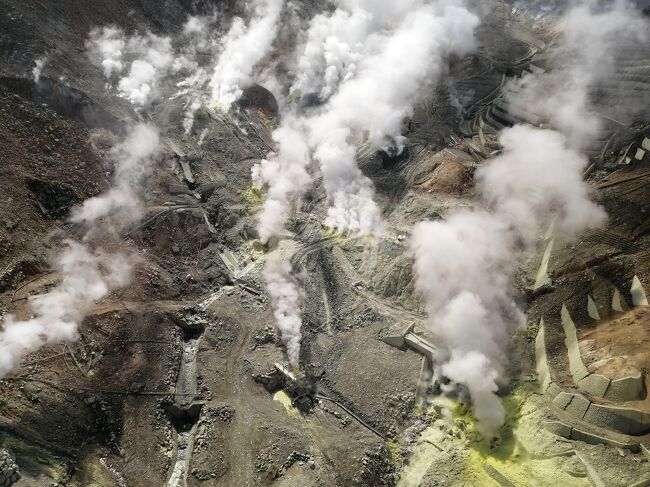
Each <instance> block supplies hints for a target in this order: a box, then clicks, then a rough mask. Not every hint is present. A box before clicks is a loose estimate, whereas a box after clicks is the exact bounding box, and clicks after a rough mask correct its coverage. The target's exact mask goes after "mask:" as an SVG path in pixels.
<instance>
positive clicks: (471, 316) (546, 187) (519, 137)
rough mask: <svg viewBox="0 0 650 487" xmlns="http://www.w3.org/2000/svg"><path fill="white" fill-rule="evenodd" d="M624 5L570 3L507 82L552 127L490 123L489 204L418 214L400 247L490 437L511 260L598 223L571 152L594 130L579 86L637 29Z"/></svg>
mask: <svg viewBox="0 0 650 487" xmlns="http://www.w3.org/2000/svg"><path fill="white" fill-rule="evenodd" d="M639 22H641V23H644V24H645V25H647V21H639V19H638V15H637V12H636V11H635V10H634V8H633V7H631V6H630V5H629V4H627V3H625V2H615V3H613V4H611V5H609V6H605V7H604V8H601V7H598V6H597V5H596V3H595V2H585V3H580V4H579V5H578V6H577V7H575V8H573V9H571V10H570V11H569V12H568V13H567V14H566V16H565V17H564V19H563V22H562V25H561V27H562V28H563V31H562V35H561V37H560V38H559V40H558V42H557V44H556V45H555V46H554V47H553V49H552V50H551V52H550V68H551V70H550V71H547V72H545V73H540V72H536V73H531V74H527V75H525V76H523V78H522V79H521V80H520V81H518V82H517V83H515V84H514V86H512V85H511V86H510V92H509V93H507V96H508V99H509V100H510V101H511V104H512V106H513V110H516V109H517V108H518V107H525V108H528V109H529V113H530V112H532V113H536V114H539V115H541V116H542V117H543V118H545V119H546V120H547V121H549V122H550V124H551V126H552V127H554V128H556V129H557V130H558V131H554V130H543V129H538V128H534V127H531V126H523V125H517V126H514V127H512V128H509V129H505V130H503V131H502V132H501V134H500V137H499V142H500V144H501V145H502V146H503V152H502V154H501V155H499V156H497V157H495V158H493V159H492V160H488V161H486V162H485V163H484V165H483V166H481V168H480V169H479V170H477V171H476V174H475V179H476V183H477V189H478V190H479V193H480V195H481V197H482V199H483V201H484V203H486V205H487V207H488V208H490V211H483V210H462V211H457V212H454V213H452V214H450V215H449V217H448V218H447V219H446V220H444V221H437V222H422V223H419V224H418V225H417V226H416V227H415V230H414V233H413V239H412V242H411V248H412V252H413V255H414V259H415V262H414V271H415V275H416V285H417V288H418V289H419V290H420V292H422V294H423V296H424V298H425V300H426V307H427V312H428V315H429V323H430V326H431V329H432V331H433V332H434V333H435V335H436V336H437V337H438V338H439V340H440V342H439V345H440V348H441V350H440V352H441V356H440V358H441V360H442V366H441V372H442V374H444V375H446V376H447V377H449V378H450V379H451V380H452V381H453V382H455V383H457V384H463V385H464V386H465V387H466V388H467V390H468V391H469V393H470V395H471V398H472V402H473V407H474V414H475V416H476V417H477V419H478V420H479V430H480V431H481V432H482V433H483V434H484V435H485V436H487V437H491V436H493V435H495V434H496V432H497V430H498V428H499V427H500V426H501V424H502V423H503V421H504V414H505V413H504V410H503V407H502V405H501V402H500V400H499V398H498V396H497V395H496V392H497V389H498V385H499V384H500V383H501V382H505V381H506V380H507V377H506V374H505V367H506V365H507V347H508V344H509V341H510V337H511V335H512V333H513V331H514V329H515V328H516V327H517V326H518V325H520V324H522V323H523V322H524V319H523V316H522V315H521V313H520V312H519V311H518V310H517V307H516V305H515V302H514V299H513V290H512V284H511V281H512V273H513V271H514V266H515V265H516V262H517V258H518V257H519V256H521V255H522V253H523V252H525V251H527V250H530V249H531V248H532V246H533V245H534V244H535V242H536V239H538V238H539V235H540V233H541V232H542V231H543V230H544V229H545V228H547V226H548V225H549V224H550V221H551V219H553V218H555V220H554V221H555V224H554V231H555V233H556V235H557V236H559V237H562V238H565V239H571V238H575V237H576V236H577V235H579V234H580V233H581V232H583V231H585V230H588V229H591V228H594V227H597V226H599V225H601V224H603V223H604V221H605V220H606V215H605V213H604V211H603V210H602V209H601V208H600V207H598V206H597V205H595V204H594V203H593V202H592V201H591V200H590V199H589V195H588V188H587V186H586V184H585V183H584V181H583V176H582V175H583V172H584V169H585V168H586V167H587V165H588V163H589V161H588V159H587V157H586V156H584V155H583V154H581V153H580V152H579V150H580V149H584V148H586V147H587V146H588V145H589V144H590V143H591V142H593V141H594V139H595V138H596V137H597V136H598V135H599V134H598V132H599V130H600V121H599V120H598V118H597V115H596V114H595V111H594V109H593V103H592V100H591V99H590V95H591V93H592V92H593V88H594V85H596V84H597V83H598V82H599V81H601V80H603V79H605V78H606V77H607V76H608V75H609V74H611V72H612V67H613V56H614V53H615V52H616V51H617V50H618V49H619V48H620V43H621V42H625V41H626V40H628V41H629V40H630V39H631V37H630V36H636V37H638V36H641V37H644V36H647V35H648V30H647V28H640V29H639V27H640V24H639Z"/></svg>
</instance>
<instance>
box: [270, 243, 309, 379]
mask: <svg viewBox="0 0 650 487" xmlns="http://www.w3.org/2000/svg"><path fill="white" fill-rule="evenodd" d="M264 278H265V279H266V283H267V290H268V293H269V296H270V297H271V305H272V306H273V316H274V317H275V320H276V322H277V324H278V328H279V329H280V333H281V336H282V343H284V345H285V347H286V348H287V356H288V358H289V363H290V364H291V365H292V366H294V367H296V368H297V367H298V364H299V359H300V340H301V338H302V334H301V331H300V329H301V327H302V320H301V318H300V304H301V302H302V300H303V299H304V292H303V290H302V287H301V286H300V285H299V284H298V282H297V280H296V278H295V277H294V276H293V274H292V272H291V264H290V263H289V262H287V261H284V260H282V259H281V257H279V256H277V255H269V256H268V258H267V260H266V263H265V266H264Z"/></svg>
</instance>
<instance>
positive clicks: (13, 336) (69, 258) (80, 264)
mask: <svg viewBox="0 0 650 487" xmlns="http://www.w3.org/2000/svg"><path fill="white" fill-rule="evenodd" d="M125 257H126V256H123V255H108V254H106V253H104V252H102V251H97V252H92V251H90V250H89V249H88V248H87V247H86V246H84V245H82V244H80V243H77V242H74V241H72V240H68V241H67V242H66V248H65V249H64V251H63V253H62V254H61V255H60V256H59V258H58V260H57V263H56V268H57V270H58V271H60V272H61V273H62V274H63V279H62V281H61V282H60V283H59V284H58V285H57V286H56V287H55V288H54V289H53V290H52V291H50V292H48V293H47V294H41V295H39V296H35V297H33V298H31V299H30V302H29V303H30V307H31V309H32V312H33V313H34V316H33V317H32V318H31V319H29V320H25V321H20V320H16V318H15V317H14V316H13V315H8V316H6V317H5V320H4V323H3V330H2V332H1V333H0V377H4V376H5V375H7V373H9V372H10V371H11V370H12V369H13V368H15V367H16V366H17V365H18V364H19V363H20V361H21V360H22V359H23V358H24V357H25V355H27V354H28V353H30V352H33V351H35V350H38V349H39V348H40V347H42V346H43V345H47V344H50V343H57V342H61V341H72V340H75V339H76V338H77V328H78V326H79V323H80V322H81V320H82V318H83V316H84V313H85V311H87V309H88V308H89V307H90V306H91V305H92V304H93V303H94V302H95V301H96V300H98V299H101V298H103V297H104V296H106V295H107V294H108V293H109V292H110V291H112V290H113V289H116V288H118V287H121V286H124V285H126V284H127V283H128V282H129V279H130V275H131V266H130V264H129V261H128V259H126V258H125Z"/></svg>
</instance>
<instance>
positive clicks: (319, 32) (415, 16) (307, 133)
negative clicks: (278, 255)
mask: <svg viewBox="0 0 650 487" xmlns="http://www.w3.org/2000/svg"><path fill="white" fill-rule="evenodd" d="M341 3H342V5H341V7H340V8H339V9H337V10H336V11H335V12H334V13H333V14H331V15H330V16H327V15H325V14H323V15H320V16H317V17H316V18H315V19H314V20H313V21H312V23H311V24H310V31H309V33H308V35H307V41H306V43H305V45H304V47H303V49H304V50H303V54H302V55H301V56H300V57H299V61H298V64H299V66H300V67H301V69H302V70H303V72H302V74H301V75H300V76H299V77H298V79H297V80H296V85H295V86H294V88H293V89H292V91H294V92H296V91H303V90H305V91H310V90H316V91H319V95H320V96H321V98H323V99H324V98H328V100H327V102H326V103H325V105H324V106H322V107H320V108H317V109H315V110H312V111H307V112H306V113H303V114H297V113H296V114H295V116H291V117H286V118H285V120H286V121H287V123H289V124H291V127H292V130H278V131H277V132H276V134H275V136H274V137H275V140H276V141H278V144H279V151H278V153H277V154H274V155H273V156H272V157H270V158H268V159H267V160H264V161H262V163H261V167H262V168H263V169H259V168H255V169H254V170H253V172H254V177H255V179H256V182H257V184H258V185H261V184H266V185H267V186H268V188H269V194H273V197H271V198H269V199H268V200H267V201H265V204H264V207H263V209H262V212H261V215H260V227H259V228H260V233H261V236H262V239H263V240H266V239H267V238H268V237H269V236H272V235H277V234H279V233H280V232H281V231H282V230H283V228H284V225H285V223H286V219H287V215H288V208H289V206H290V202H291V198H294V197H297V196H299V195H300V194H301V193H302V191H304V190H305V188H306V187H307V184H306V183H305V184H297V185H295V187H294V188H293V189H292V190H291V191H285V190H277V189H276V188H275V187H274V186H276V185H284V179H283V178H282V177H281V176H277V174H279V173H280V172H282V171H285V170H287V168H288V167H292V166H293V165H296V166H298V168H297V169H296V171H298V172H300V173H301V174H303V171H305V168H307V167H308V166H309V164H310V162H311V161H309V160H298V159H296V158H295V153H293V152H292V153H288V154H285V152H284V151H283V147H291V146H292V144H293V143H294V141H295V139H296V129H298V130H302V131H303V132H304V135H301V136H300V138H301V140H303V141H305V143H306V144H307V145H308V147H309V152H310V155H311V158H312V159H313V160H314V161H315V162H317V163H318V166H319V169H320V173H321V174H322V176H323V181H324V186H325V190H326V192H327V196H328V200H329V204H330V208H329V209H328V215H327V220H326V223H327V224H328V225H329V226H331V227H333V228H336V229H337V230H340V231H344V232H350V233H352V234H357V235H358V234H369V233H380V232H381V229H382V222H381V215H380V211H379V208H378V207H377V205H376V203H375V202H374V199H373V196H374V189H373V187H372V183H371V182H370V180H369V179H368V178H367V177H365V176H364V175H363V174H362V173H361V171H360V169H359V168H358V167H357V165H356V160H355V155H356V152H357V149H358V147H359V145H360V144H361V143H362V142H363V140H364V138H366V139H367V140H369V141H370V143H371V144H372V145H373V146H374V147H376V148H382V149H384V150H387V151H393V152H399V151H401V150H402V148H403V137H402V136H401V130H402V123H403V121H404V119H405V118H406V117H408V116H410V115H411V114H412V111H413V105H414V103H415V102H416V101H417V98H418V95H420V94H421V93H422V92H423V90H425V89H427V88H431V87H432V86H433V85H434V84H435V83H436V82H437V81H438V80H439V78H440V76H441V74H442V72H443V70H444V69H445V61H446V59H447V57H448V56H450V55H452V54H459V55H462V54H464V53H466V52H467V51H468V50H470V49H471V48H472V47H473V45H474V36H473V31H474V28H475V27H476V25H477V24H478V18H477V17H476V16H475V15H473V14H472V13H470V12H469V11H468V10H466V9H465V8H463V7H460V6H456V5H453V4H450V3H447V2H438V3H435V4H428V3H424V2H420V1H410V2H404V4H399V5H397V4H388V3H386V2H379V3H376V2H361V1H350V2H341ZM323 39H325V44H323V43H322V42H321V40H323ZM333 46H338V48H334V47H333ZM405 53H408V55H405ZM327 73H329V74H327ZM321 79H322V80H323V81H324V82H323V83H319V80H321ZM283 137H288V140H286V141H282V138H283ZM301 183H302V180H301Z"/></svg>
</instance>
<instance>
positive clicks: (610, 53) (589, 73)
mask: <svg viewBox="0 0 650 487" xmlns="http://www.w3.org/2000/svg"><path fill="white" fill-rule="evenodd" d="M577 3H578V5H577V6H575V7H574V8H572V9H571V10H569V11H568V12H567V14H566V15H565V16H564V17H563V19H562V22H561V24H560V26H559V27H560V28H561V29H562V38H561V40H560V42H559V43H558V44H556V45H555V46H553V47H552V48H550V52H549V56H550V57H551V61H552V62H551V66H550V68H551V69H550V70H549V71H547V72H545V73H540V72H536V73H528V74H525V75H524V76H522V77H521V78H519V79H517V80H515V81H513V82H512V83H510V86H509V87H508V90H507V93H506V95H507V100H508V101H509V102H510V103H511V105H514V110H517V108H521V107H525V108H526V109H527V110H528V111H529V112H531V113H534V114H537V115H539V116H541V117H542V118H543V119H545V120H546V121H548V122H550V124H551V125H552V126H553V127H554V128H556V129H558V130H559V131H560V132H562V133H563V134H565V135H566V136H567V137H568V139H569V141H570V144H571V145H572V146H573V147H577V148H584V146H585V145H586V144H588V143H589V142H590V141H592V140H593V139H594V138H595V137H597V136H598V134H599V131H600V130H601V128H602V123H601V119H600V118H599V117H598V116H597V114H596V113H595V111H594V109H593V107H592V102H591V100H590V95H591V93H592V91H593V89H594V87H596V86H597V84H598V83H599V82H600V81H603V80H605V79H607V78H608V77H609V76H611V75H612V74H614V71H615V58H616V56H617V55H621V54H624V52H623V51H624V49H630V48H632V49H634V48H635V47H636V46H647V45H648V43H650V22H649V21H648V20H647V19H645V18H643V16H641V15H640V13H639V12H638V9H636V8H635V7H634V6H633V5H632V4H631V3H629V2H626V1H616V2H611V4H610V5H605V6H604V7H603V6H602V5H599V4H598V3H597V2H595V1H584V2H577ZM628 108H631V107H628ZM632 111H633V110H632Z"/></svg>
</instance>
